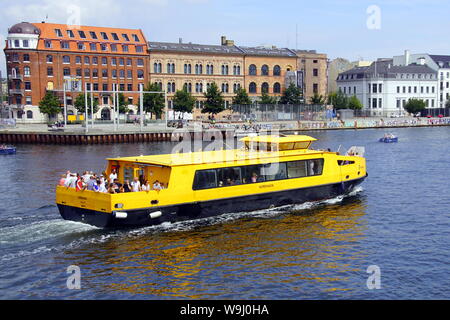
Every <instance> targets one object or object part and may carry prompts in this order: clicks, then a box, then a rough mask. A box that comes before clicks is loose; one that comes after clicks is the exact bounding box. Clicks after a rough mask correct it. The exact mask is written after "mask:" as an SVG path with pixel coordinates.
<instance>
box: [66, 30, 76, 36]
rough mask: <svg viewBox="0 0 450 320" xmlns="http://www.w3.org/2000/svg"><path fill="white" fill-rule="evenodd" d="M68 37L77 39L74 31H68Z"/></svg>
mask: <svg viewBox="0 0 450 320" xmlns="http://www.w3.org/2000/svg"><path fill="white" fill-rule="evenodd" d="M67 35H68V36H69V37H70V38H75V35H74V34H73V31H72V30H67Z"/></svg>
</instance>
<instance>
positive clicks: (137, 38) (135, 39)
mask: <svg viewBox="0 0 450 320" xmlns="http://www.w3.org/2000/svg"><path fill="white" fill-rule="evenodd" d="M133 39H134V41H136V42H139V41H140V40H139V37H138V36H137V34H133Z"/></svg>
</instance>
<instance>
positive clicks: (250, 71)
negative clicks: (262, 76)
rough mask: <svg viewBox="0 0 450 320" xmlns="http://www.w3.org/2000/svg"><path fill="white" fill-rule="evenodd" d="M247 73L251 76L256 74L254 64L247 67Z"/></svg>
mask: <svg viewBox="0 0 450 320" xmlns="http://www.w3.org/2000/svg"><path fill="white" fill-rule="evenodd" d="M248 74H249V75H251V76H256V66H255V65H254V64H252V65H250V67H248Z"/></svg>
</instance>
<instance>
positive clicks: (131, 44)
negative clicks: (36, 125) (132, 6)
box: [4, 22, 149, 122]
mask: <svg viewBox="0 0 450 320" xmlns="http://www.w3.org/2000/svg"><path fill="white" fill-rule="evenodd" d="M4 51H5V55H6V61H7V62H6V63H7V74H8V86H9V95H10V98H9V99H10V109H11V110H10V112H11V116H12V117H13V118H17V120H18V122H21V121H23V122H43V121H45V118H44V117H43V115H42V114H40V112H39V109H38V105H39V101H40V100H41V99H42V97H43V96H44V95H45V93H46V92H48V91H50V92H55V94H57V95H58V96H59V97H60V100H61V104H63V99H62V92H61V90H63V85H64V82H65V81H66V80H67V79H77V80H78V81H81V88H82V89H84V85H85V83H87V87H88V90H91V86H92V90H93V91H94V97H95V99H98V101H99V106H100V108H99V111H98V114H97V115H96V118H102V119H105V120H108V119H111V117H112V114H111V113H112V110H111V104H112V99H111V95H110V94H109V93H101V91H112V90H113V84H117V85H118V88H119V90H121V91H138V90H139V86H140V85H144V84H145V83H147V82H148V80H149V79H148V75H149V69H148V61H149V59H148V48H147V40H146V38H145V36H144V34H143V33H142V31H141V30H132V29H116V28H99V27H88V26H81V27H79V28H75V27H73V26H68V25H63V24H50V23H35V24H31V23H26V22H22V23H19V24H16V25H14V26H13V27H11V28H10V29H9V30H8V38H7V41H6V48H5V50H4ZM96 92H97V93H96ZM76 95H77V94H76V93H67V95H66V96H67V104H68V106H69V107H68V109H69V111H68V114H76V110H75V109H74V108H73V106H72V104H73V101H74V100H75V98H76ZM126 99H128V100H129V103H130V105H133V104H134V103H137V101H138V99H139V95H138V94H127V95H126ZM132 110H133V108H132ZM133 112H135V109H134V110H133Z"/></svg>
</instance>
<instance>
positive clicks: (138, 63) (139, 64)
mask: <svg viewBox="0 0 450 320" xmlns="http://www.w3.org/2000/svg"><path fill="white" fill-rule="evenodd" d="M137 66H138V67H143V66H144V59H137ZM190 71H191V65H189V73H191V72H190Z"/></svg>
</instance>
